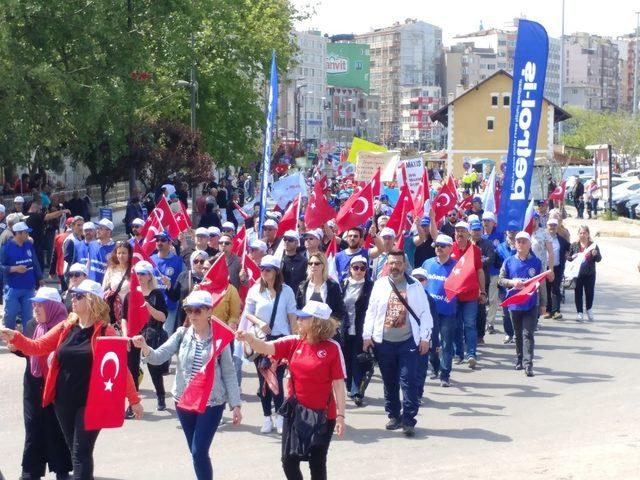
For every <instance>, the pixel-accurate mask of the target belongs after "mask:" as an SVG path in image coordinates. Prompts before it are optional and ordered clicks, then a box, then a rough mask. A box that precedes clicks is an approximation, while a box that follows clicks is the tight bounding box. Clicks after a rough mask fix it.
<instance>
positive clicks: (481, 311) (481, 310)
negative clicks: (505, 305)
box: [476, 303, 487, 339]
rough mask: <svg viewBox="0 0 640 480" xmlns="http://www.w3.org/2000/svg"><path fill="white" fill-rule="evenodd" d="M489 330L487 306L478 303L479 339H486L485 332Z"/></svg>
mask: <svg viewBox="0 0 640 480" xmlns="http://www.w3.org/2000/svg"><path fill="white" fill-rule="evenodd" d="M486 328H487V305H486V304H484V305H482V304H480V303H478V315H477V316H476V331H477V332H478V338H482V339H484V331H485V329H486Z"/></svg>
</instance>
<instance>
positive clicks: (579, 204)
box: [571, 177, 584, 218]
mask: <svg viewBox="0 0 640 480" xmlns="http://www.w3.org/2000/svg"><path fill="white" fill-rule="evenodd" d="M571 193H572V195H573V205H574V206H575V207H576V210H577V211H578V218H584V184H583V183H582V180H580V177H576V184H575V185H574V186H573V192H571Z"/></svg>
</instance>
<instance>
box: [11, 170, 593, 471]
mask: <svg viewBox="0 0 640 480" xmlns="http://www.w3.org/2000/svg"><path fill="white" fill-rule="evenodd" d="M316 180H318V179H311V178H310V179H309V187H310V189H312V188H313V182H315V181H316ZM344 181H345V180H344V179H338V180H335V181H333V182H329V183H328V186H327V188H326V190H325V196H326V197H325V199H326V200H327V202H328V203H329V204H330V205H331V206H333V207H334V208H335V210H336V213H337V212H338V210H340V208H341V207H342V206H343V205H344V204H345V202H346V201H347V198H345V196H344V195H342V193H343V192H344V191H345V190H347V187H345V186H344ZM231 183H232V182H229V181H227V180H221V181H220V182H218V183H214V184H210V185H207V186H206V187H205V188H204V189H203V194H202V196H200V197H199V198H197V199H196V201H195V202H194V206H193V208H194V216H195V217H196V222H195V223H194V227H193V228H192V229H187V230H186V231H184V232H182V233H180V234H179V235H177V236H172V235H171V234H170V233H169V232H168V231H167V230H165V231H158V232H156V233H155V234H154V235H152V236H149V235H148V233H147V232H144V230H145V227H146V224H147V219H145V218H143V214H142V210H138V209H137V208H138V205H139V204H140V199H139V198H138V197H136V198H132V201H131V202H130V205H129V206H131V207H132V209H131V212H129V208H128V210H127V215H128V216H127V217H125V223H126V229H127V232H128V235H129V238H128V239H123V240H121V241H115V240H114V239H113V238H112V236H113V230H114V225H113V223H112V222H111V221H110V220H108V219H99V220H97V221H95V222H92V221H91V220H90V219H89V218H86V217H84V216H82V215H73V213H74V212H72V211H70V210H69V209H64V210H60V211H59V213H56V215H55V216H52V215H53V212H49V213H47V212H46V211H45V209H44V206H43V205H42V204H41V203H39V202H38V201H37V199H35V200H33V202H32V203H31V205H30V206H29V207H28V208H27V210H26V211H27V212H28V215H29V217H28V218H27V219H26V221H25V219H24V218H23V217H22V214H23V213H22V212H24V211H25V208H24V206H20V205H16V206H14V210H16V212H14V213H12V214H10V215H8V216H7V218H6V222H7V227H6V231H5V233H3V234H2V236H0V244H2V247H1V249H0V265H1V267H2V268H1V271H2V281H3V283H4V290H3V300H4V317H3V322H4V329H2V330H1V332H0V333H1V337H2V338H3V339H4V340H5V341H6V342H7V343H8V345H9V347H10V348H11V349H12V350H13V351H15V353H16V354H19V355H24V356H26V358H27V367H26V369H25V390H24V413H25V431H26V434H25V448H24V455H23V459H22V471H23V473H22V478H23V479H25V480H26V479H33V478H41V477H42V476H44V474H45V472H46V466H47V465H48V467H49V470H50V471H52V472H55V474H56V475H57V478H70V474H71V473H70V472H71V471H73V474H72V475H73V478H77V479H89V478H93V448H94V445H95V442H96V439H97V436H98V433H99V432H98V431H87V430H85V428H84V424H83V411H84V408H85V407H86V396H87V389H88V384H89V376H90V370H91V363H92V352H93V348H94V347H95V340H96V338H97V337H98V336H104V335H121V336H124V337H131V339H130V346H129V352H128V358H127V363H128V367H129V372H128V374H127V398H128V401H129V406H128V407H127V411H126V417H127V418H135V417H138V418H139V417H141V416H142V406H141V403H140V398H139V395H138V393H137V391H138V389H139V386H140V380H141V378H142V375H143V373H142V372H143V370H142V366H143V365H145V364H146V365H147V367H146V368H147V371H148V374H149V376H150V378H151V381H152V383H153V387H154V390H155V396H156V408H157V410H158V411H163V410H165V409H166V400H165V398H166V393H165V386H164V376H165V375H166V374H167V373H168V372H169V369H170V363H171V362H172V359H175V378H174V380H173V381H174V385H173V388H172V390H171V395H172V397H173V399H174V400H175V401H176V403H177V402H178V401H179V400H180V398H181V396H182V395H183V393H184V391H185V389H186V387H187V385H188V384H189V382H190V381H191V380H192V379H193V377H194V376H195V374H196V373H197V372H198V371H200V370H201V368H202V367H203V365H204V364H205V363H206V362H207V360H208V359H209V358H210V357H211V356H212V355H213V350H214V348H213V344H214V341H215V339H213V338H212V330H211V326H210V322H211V317H212V316H215V317H216V318H217V319H219V320H221V321H222V322H224V323H225V324H226V325H228V326H229V327H230V328H231V329H232V330H234V331H236V341H235V343H234V344H233V345H230V346H228V347H226V348H225V349H224V350H223V351H222V352H221V354H220V356H219V357H218V360H217V361H216V363H215V369H216V373H215V379H216V380H215V384H214V387H213V389H212V391H211V394H210V397H209V399H208V401H207V407H206V409H205V411H204V412H202V413H193V412H186V411H181V410H180V409H179V408H178V409H177V414H178V420H179V421H180V424H181V426H182V429H183V431H184V435H185V437H186V439H187V443H188V448H189V451H190V453H191V456H192V459H193V465H194V470H195V474H196V477H197V478H198V479H211V478H213V467H212V463H211V460H210V458H209V448H210V445H211V443H212V441H213V438H214V434H215V433H216V431H217V428H218V426H219V425H220V423H221V421H223V413H224V410H225V408H226V407H228V408H230V409H231V412H232V422H233V423H234V424H238V423H240V422H241V420H242V413H241V410H242V408H243V407H242V406H241V404H242V402H241V391H242V370H243V365H245V368H246V364H250V363H253V365H254V368H255V369H256V372H257V374H258V379H259V386H258V397H259V400H260V403H261V408H262V414H263V421H262V425H261V426H260V427H259V428H257V430H258V431H259V432H260V433H262V434H269V433H271V432H273V431H275V432H277V434H281V435H282V445H283V448H282V468H283V470H284V475H285V476H286V478H287V479H301V478H302V473H301V470H300V462H301V461H308V462H309V466H310V471H311V478H313V479H324V478H327V470H326V463H327V454H328V450H329V444H330V440H331V436H332V432H333V431H334V429H335V431H336V432H337V434H338V435H341V434H342V433H343V432H344V429H345V424H346V418H345V416H346V402H347V399H350V401H352V402H353V403H354V405H355V406H357V407H360V408H364V407H366V406H367V403H368V402H367V397H366V393H367V386H368V384H369V381H370V380H371V377H372V375H374V372H375V369H376V365H377V369H378V370H379V372H380V375H381V378H382V382H383V384H384V401H385V411H386V413H387V416H388V420H387V423H386V425H385V428H386V429H388V430H401V431H402V432H403V434H404V435H405V436H407V437H413V436H414V435H415V426H416V422H417V420H416V417H417V415H418V412H419V409H420V406H421V405H422V403H423V395H424V391H425V384H426V382H427V378H428V377H429V378H430V379H431V380H437V381H438V383H439V385H440V386H441V387H442V388H447V387H450V386H451V384H452V382H453V380H452V375H453V371H454V366H453V365H454V364H456V365H461V364H465V365H466V367H465V368H469V369H471V370H475V369H476V368H477V366H478V365H479V364H481V363H482V361H483V359H482V348H483V345H484V344H485V336H486V335H491V334H495V333H497V332H498V331H499V324H501V326H502V330H503V334H504V338H503V343H504V344H515V348H514V352H513V353H514V368H515V369H516V370H524V373H525V374H526V375H527V376H529V377H531V376H533V375H534V372H535V371H534V365H533V358H534V346H535V331H536V330H537V329H539V328H541V327H542V326H541V324H540V319H541V318H542V319H553V320H561V319H562V318H563V313H562V312H561V309H562V303H563V295H564V292H565V290H564V286H563V280H564V268H565V265H566V262H567V261H568V260H569V261H571V260H574V259H576V258H579V259H582V260H583V261H582V263H581V265H580V267H579V271H578V272H577V275H575V277H574V278H573V279H572V281H573V284H574V287H575V305H576V313H577V316H576V318H577V320H578V321H584V320H585V315H584V314H585V312H586V320H589V321H593V320H594V314H593V303H594V291H595V282H596V263H597V262H599V261H600V260H601V254H600V251H599V249H598V247H597V246H595V245H594V244H593V241H592V239H591V237H590V233H589V228H588V227H587V226H582V227H580V230H579V235H578V238H577V239H575V241H573V242H571V238H570V234H569V231H568V230H567V229H566V228H565V227H564V226H563V218H564V210H563V209H562V208H554V209H551V210H549V205H548V203H547V201H546V200H540V201H538V202H537V206H536V212H535V215H534V222H533V224H534V225H533V227H534V228H533V229H532V230H531V231H525V228H524V227H525V226H522V228H513V227H509V228H506V229H505V228H501V226H500V225H498V223H497V219H498V217H497V215H496V213H495V212H493V211H490V210H486V211H485V210H484V206H483V203H482V198H481V197H479V196H476V197H473V198H471V199H470V201H469V202H468V203H467V204H468V205H469V207H468V208H461V207H460V206H459V205H458V206H457V207H455V208H452V209H451V210H450V211H449V212H447V213H446V215H444V216H443V218H441V219H440V218H437V216H436V214H435V211H434V209H430V210H426V211H425V214H424V215H418V216H416V217H415V218H411V217H410V218H409V220H410V225H408V226H407V228H406V229H404V230H403V231H402V232H401V234H400V235H398V234H397V233H396V230H394V228H390V227H389V226H388V225H387V223H388V222H389V220H390V216H391V215H393V212H394V206H393V205H392V204H391V202H390V200H389V197H388V196H387V195H384V194H383V195H380V196H379V197H377V198H375V199H374V214H373V216H372V217H371V218H370V219H369V220H367V221H366V222H364V223H363V224H361V225H353V226H351V227H349V228H347V229H345V230H344V231H340V229H339V227H338V226H337V223H336V221H335V220H328V221H327V222H325V223H323V225H322V226H320V227H317V228H307V225H306V222H305V219H304V217H303V216H302V215H299V217H298V222H297V225H296V227H295V228H289V229H287V230H285V231H284V232H283V231H281V228H279V226H280V222H282V219H283V214H282V210H281V209H278V208H274V209H271V210H269V211H267V212H266V217H265V218H264V220H263V221H262V222H261V219H260V218H259V215H260V214H259V211H260V204H259V203H258V202H253V203H252V201H253V197H254V195H255V189H256V185H255V184H254V183H253V181H252V179H251V177H250V176H243V177H242V179H238V180H237V181H235V182H234V183H235V187H234V186H233V185H231ZM471 185H473V181H472V182H471ZM169 187H171V188H169ZM472 188H478V187H477V186H476V187H472ZM185 190H186V189H185V188H179V189H178V192H184V191H185ZM178 192H177V191H176V189H175V188H173V186H171V185H163V186H162V187H159V189H158V193H159V195H160V197H164V199H166V200H167V203H169V204H170V205H171V204H174V203H176V202H183V203H185V207H186V198H182V197H183V195H182V194H181V193H178ZM436 194H437V189H435V188H432V196H434V195H436ZM347 197H348V195H347ZM246 205H249V208H248V211H246V210H247V209H246V208H245V210H244V211H243V212H242V213H241V212H240V211H241V210H243V208H242V207H243V206H246ZM560 207H561V205H560ZM285 210H286V209H285ZM0 211H1V212H3V213H2V215H3V216H4V211H5V208H4V207H3V206H0ZM174 211H178V210H174ZM300 211H304V210H303V209H302V208H301V209H300ZM138 212H140V213H139V215H138ZM12 215H14V216H13V217H12ZM64 216H66V220H64V222H63V227H62V228H61V229H60V230H59V231H56V232H55V236H54V242H53V245H54V247H53V254H52V256H51V260H50V262H49V273H50V277H51V278H52V279H56V280H57V285H56V286H55V288H54V287H53V286H52V285H53V284H51V283H49V284H47V285H45V274H44V269H45V265H46V260H45V259H43V258H42V255H41V253H40V252H39V251H38V233H36V227H34V223H33V222H34V220H33V219H32V218H33V217H37V218H38V219H39V220H38V221H42V223H46V222H51V221H54V220H56V221H57V222H59V221H60V219H61V218H64ZM260 223H262V226H261V228H260ZM36 224H37V223H36ZM6 232H9V233H8V234H6ZM241 235H244V236H245V238H246V239H245V240H244V243H242V251H241V252H239V253H238V252H237V251H234V242H235V240H236V239H237V238H239V236H241ZM399 236H402V237H403V238H398V237H399ZM400 240H402V241H400ZM149 243H151V251H152V254H151V255H150V258H149V259H148V260H138V261H137V262H134V251H136V248H139V247H141V246H142V245H148V244H149ZM469 250H470V251H471V253H470V256H469V255H468V251H469ZM245 257H246V258H245ZM463 257H465V258H471V259H472V262H473V272H474V273H473V278H472V279H471V280H469V281H468V282H467V283H466V284H465V286H464V288H462V289H461V290H460V291H458V292H457V295H455V297H454V298H451V296H450V295H449V293H448V291H447V288H446V286H445V283H446V280H447V279H448V278H449V277H451V275H455V274H456V272H455V271H456V269H457V266H459V265H460V262H461V259H462V258H463ZM219 259H224V263H225V264H226V267H227V270H228V272H229V273H228V282H226V283H225V285H224V290H223V291H222V292H221V293H219V295H217V296H216V295H212V294H211V293H210V292H209V291H207V290H206V289H203V288H201V287H202V286H203V285H204V284H205V283H207V282H210V281H211V280H210V279H207V272H209V270H210V269H211V268H212V266H214V264H215V263H216V262H217V261H218V260H219ZM247 259H249V260H250V261H251V262H252V263H253V264H254V265H256V267H257V269H259V275H258V276H257V278H255V277H254V276H252V272H251V271H250V269H249V268H247V263H246V261H247ZM220 261H222V260H220ZM543 272H547V273H546V279H545V280H544V281H543V282H542V284H541V285H540V287H539V289H538V290H537V291H535V292H534V293H533V294H532V295H531V296H530V297H529V299H528V300H527V301H526V302H524V303H517V304H512V305H509V306H508V307H501V306H500V303H501V302H502V301H503V300H504V299H505V298H509V297H510V296H511V295H513V294H514V293H516V292H517V291H518V290H520V289H522V288H523V287H524V286H525V283H526V281H527V280H528V279H531V278H533V277H535V276H536V275H539V274H541V273H543ZM134 276H135V278H134ZM132 284H136V285H139V289H140V291H141V292H142V295H143V296H144V300H145V303H144V305H145V308H146V309H147V311H148V314H149V319H148V321H147V323H146V325H145V326H144V328H143V330H142V331H141V332H140V333H139V334H137V335H134V336H131V335H130V332H129V331H128V323H130V322H128V320H132V319H127V315H128V312H129V310H130V309H129V308H128V303H129V300H130V296H131V295H132V291H131V290H132ZM583 300H584V301H585V304H584V305H583ZM18 320H19V323H20V325H18V322H17V321H18ZM51 354H53V355H52V356H51V357H49V356H50V355H51ZM48 357H49V358H51V359H52V361H47V358H48ZM42 398H44V401H43V402H41V400H42ZM250 408H253V406H251V407H250ZM304 432H306V433H304ZM356 434H357V433H356ZM60 439H64V442H61V441H60Z"/></svg>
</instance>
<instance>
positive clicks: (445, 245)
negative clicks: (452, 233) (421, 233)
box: [436, 243, 451, 248]
mask: <svg viewBox="0 0 640 480" xmlns="http://www.w3.org/2000/svg"><path fill="white" fill-rule="evenodd" d="M450 246H451V245H447V244H446V243H436V248H447V247H450Z"/></svg>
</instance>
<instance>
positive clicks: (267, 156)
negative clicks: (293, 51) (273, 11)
mask: <svg viewBox="0 0 640 480" xmlns="http://www.w3.org/2000/svg"><path fill="white" fill-rule="evenodd" d="M277 108H278V69H277V64H276V51H275V50H273V52H272V54H271V80H270V86H269V101H268V103H267V126H266V128H265V132H264V155H263V158H262V169H261V172H260V175H261V179H262V183H261V185H260V214H259V218H258V236H259V237H262V226H263V224H264V219H265V215H266V212H267V191H268V187H269V172H270V170H271V146H272V145H271V143H272V140H273V126H274V124H275V120H276V110H277Z"/></svg>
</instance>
